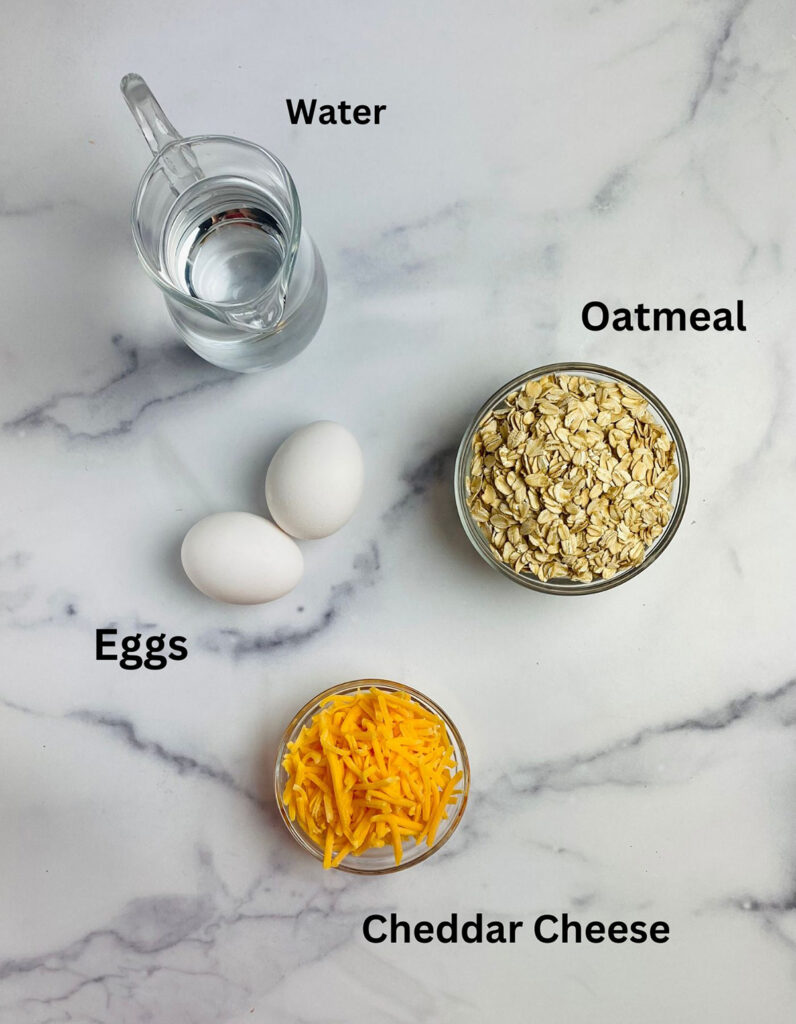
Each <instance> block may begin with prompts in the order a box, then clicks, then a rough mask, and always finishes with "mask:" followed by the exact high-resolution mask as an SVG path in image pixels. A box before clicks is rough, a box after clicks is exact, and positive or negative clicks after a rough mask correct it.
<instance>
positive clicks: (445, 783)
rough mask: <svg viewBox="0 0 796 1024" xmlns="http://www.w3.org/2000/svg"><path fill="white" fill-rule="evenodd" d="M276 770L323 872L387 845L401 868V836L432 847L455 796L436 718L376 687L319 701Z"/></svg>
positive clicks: (447, 748)
mask: <svg viewBox="0 0 796 1024" xmlns="http://www.w3.org/2000/svg"><path fill="white" fill-rule="evenodd" d="M282 764H283V766H284V769H285V771H286V772H287V776H288V778H287V783H286V785H285V788H284V791H283V793H282V801H283V803H284V804H285V807H286V808H287V811H288V814H289V815H290V819H291V820H292V821H297V822H298V824H299V826H300V827H301V828H302V830H303V831H304V832H305V833H306V834H307V835H308V836H309V838H310V839H311V840H312V841H313V842H314V843H317V845H318V846H319V847H320V848H321V849H322V850H323V866H324V868H331V867H337V866H338V865H339V864H340V863H341V862H342V861H343V860H344V859H345V858H346V857H347V856H348V855H349V854H353V855H354V856H355V857H356V856H359V855H360V854H362V853H364V852H365V850H370V849H373V848H374V847H383V846H387V845H392V848H393V852H394V856H395V863H396V864H400V863H401V858H402V856H403V844H404V840H406V839H411V840H412V841H414V842H416V843H421V842H423V840H425V842H426V843H427V844H428V846H432V845H433V844H434V839H435V838H436V834H437V830H438V829H439V826H440V824H441V822H442V821H443V819H444V818H446V817H447V813H448V806H449V805H450V804H453V803H456V800H457V798H458V796H459V795H460V792H461V791H460V790H459V789H457V788H456V787H457V785H458V783H459V782H460V781H461V779H462V772H461V771H457V766H456V757H455V754H454V750H453V746H452V745H451V742H450V740H449V738H448V733H447V730H446V728H445V723H444V722H443V721H442V719H441V718H440V717H439V716H438V715H435V714H433V713H432V712H430V711H427V710H426V709H425V708H423V707H421V706H420V705H419V704H418V703H417V701H415V700H413V699H412V698H411V697H410V696H409V695H408V694H405V693H400V692H393V691H390V690H383V689H379V688H378V687H375V686H374V687H372V688H371V689H370V690H364V691H363V690H357V692H356V693H351V694H334V695H333V696H331V697H330V698H329V699H328V700H326V701H324V703H323V705H322V707H321V710H320V711H319V712H318V713H317V714H316V715H315V716H314V717H313V719H312V722H311V724H310V725H307V726H304V728H303V729H302V730H301V732H300V734H299V736H298V738H297V739H296V740H295V741H294V742H292V743H288V745H287V754H286V755H285V758H284V760H283V762H282Z"/></svg>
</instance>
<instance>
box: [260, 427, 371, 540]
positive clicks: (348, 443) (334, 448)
mask: <svg viewBox="0 0 796 1024" xmlns="http://www.w3.org/2000/svg"><path fill="white" fill-rule="evenodd" d="M364 478H365V470H364V465H363V461H362V449H361V448H360V447H359V444H358V442H357V439H356V438H355V437H354V435H353V434H352V433H351V432H350V431H348V430H346V428H345V427H343V426H341V425H340V424H339V423H332V422H331V421H330V420H319V421H318V422H317V423H309V424H308V425H307V426H306V427H301V428H300V429H299V430H296V431H295V432H294V433H292V434H291V435H290V437H288V438H287V439H286V440H285V441H283V442H282V444H281V445H280V446H279V448H278V449H277V452H276V454H275V455H274V457H273V459H272V460H271V465H270V466H269V467H268V472H267V473H266V477H265V500H266V501H267V502H268V510H269V512H270V513H271V515H272V516H273V518H274V521H275V522H277V523H278V524H279V525H280V526H281V527H282V529H283V530H284V531H285V532H286V533H289V534H290V535H291V537H298V538H299V540H317V539H319V538H320V537H328V536H329V534H331V533H335V532H336V531H337V530H339V529H340V527H341V526H344V525H345V523H347V522H348V520H349V519H350V518H351V516H352V515H353V514H354V511H355V510H356V507H357V505H358V504H359V499H360V498H361V497H362V487H363V483H364Z"/></svg>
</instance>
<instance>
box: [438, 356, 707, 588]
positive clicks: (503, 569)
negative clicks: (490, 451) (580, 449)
mask: <svg viewBox="0 0 796 1024" xmlns="http://www.w3.org/2000/svg"><path fill="white" fill-rule="evenodd" d="M551 373H555V374H578V373H579V374H581V375H582V376H584V377H588V376H596V377H597V378H600V377H602V378H604V379H612V380H615V381H618V382H621V383H623V384H628V385H629V386H630V387H632V388H634V389H635V390H636V391H638V392H639V394H640V395H642V396H643V397H644V398H645V399H646V400H647V402H648V403H649V404H650V405H651V406H652V409H653V412H654V413H655V414H656V416H657V417H658V419H659V420H660V421H661V422H662V423H663V425H664V426H665V427H666V429H667V430H668V432H669V436H670V437H671V438H672V440H673V441H674V445H675V457H676V459H677V468H678V470H679V476H678V480H677V487H678V489H677V495H676V498H675V502H674V505H673V508H672V515H671V518H670V519H669V522H668V523H667V524H666V527H665V529H664V531H663V533H662V534H661V536H660V537H659V538H658V539H657V541H656V542H655V544H653V545H652V546H651V547H650V548H647V549H646V551H645V554H644V558H643V560H642V561H641V562H640V564H639V565H635V566H632V567H631V568H629V569H625V570H624V571H623V572H621V573H617V574H616V575H615V576H612V577H611V578H610V579H607V580H605V579H596V580H592V581H591V582H589V583H580V582H578V581H576V580H562V579H552V580H546V581H545V580H540V579H539V578H538V576H534V575H533V574H532V573H522V574H520V573H517V572H515V571H514V570H513V569H511V568H510V567H509V566H507V565H504V564H503V563H502V562H496V561H495V559H494V557H493V556H492V554H491V552H490V551H489V547H488V545H487V542H486V538H485V537H484V535H483V534H482V533H481V531H480V529H479V528H478V526H477V524H476V523H475V520H474V519H473V518H472V516H471V515H470V510H469V509H468V507H467V495H466V484H465V480H466V477H467V473H468V470H469V465H470V453H471V451H472V442H473V437H474V436H475V432H476V430H477V429H478V427H479V426H480V423H481V420H482V419H483V418H484V416H486V415H487V413H489V412H490V411H491V410H492V409H493V408H494V407H495V406H496V405H497V404H498V403H499V402H500V401H502V400H503V399H504V398H505V397H506V395H507V394H509V392H511V391H513V390H516V389H517V388H518V387H520V386H521V385H522V384H525V383H527V382H528V381H529V380H536V379H538V378H539V377H544V376H546V375H547V374H551ZM690 487H691V468H690V464H689V461H688V452H687V450H686V446H685V440H684V439H683V435H682V433H681V431H680V428H679V427H678V425H677V422H676V420H675V419H674V417H673V416H672V414H671V413H670V412H669V410H668V409H667V407H666V406H665V405H664V404H663V402H662V401H661V400H660V398H658V396H657V395H656V394H655V393H654V392H652V391H650V389H649V388H648V387H647V386H646V385H644V384H642V383H641V382H640V381H638V380H636V379H635V378H634V377H631V376H629V375H628V374H626V373H622V371H621V370H615V369H613V367H610V366H604V365H602V364H601V363H586V362H560V363H547V364H546V365H544V366H538V367H536V368H535V369H533V370H528V371H526V372H525V373H521V374H519V375H518V376H517V377H514V378H513V380H510V381H508V383H506V384H504V385H502V387H500V388H498V389H497V390H496V391H495V392H494V394H492V395H491V396H490V397H489V398H488V399H487V400H486V401H485V402H484V404H483V405H482V406H481V408H480V409H479V410H478V412H477V413H476V414H475V416H474V417H473V419H472V420H471V421H470V424H469V426H468V427H467V429H466V430H465V432H464V435H463V436H462V439H461V442H460V444H459V449H458V451H457V453H456V463H455V466H454V474H453V488H454V497H455V500H456V509H457V511H458V513H459V520H460V521H461V524H462V527H463V528H464V532H465V533H466V534H467V537H468V539H469V540H470V543H471V544H472V545H473V547H474V548H475V550H476V552H477V553H478V554H479V555H480V556H481V558H482V559H483V560H484V561H485V562H486V563H487V564H488V565H490V566H491V567H492V568H493V569H494V570H495V571H496V572H498V573H500V574H501V575H502V576H505V577H506V578H508V579H510V580H512V581H513V582H514V583H517V584H519V585H520V586H521V587H525V588H526V589H528V590H535V591H538V592H539V593H543V594H558V595H561V596H565V597H578V596H580V595H582V594H599V593H601V592H603V591H605V590H612V589H613V588H614V587H618V586H619V585H620V584H622V583H626V582H627V581H628V580H631V579H633V578H634V577H635V576H638V575H639V573H641V572H643V571H644V570H645V569H646V568H647V567H648V566H650V565H652V563H653V562H654V561H655V560H656V559H657V558H658V557H659V556H660V555H661V554H662V553H663V552H664V551H665V550H666V548H667V547H668V546H669V544H670V543H671V541H672V538H673V537H674V535H675V534H676V533H677V530H678V528H679V526H680V523H681V522H682V520H683V516H684V515H685V509H686V505H687V503H688V494H689V491H690Z"/></svg>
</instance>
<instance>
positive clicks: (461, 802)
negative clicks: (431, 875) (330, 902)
mask: <svg viewBox="0 0 796 1024" xmlns="http://www.w3.org/2000/svg"><path fill="white" fill-rule="evenodd" d="M372 687H376V688H377V689H379V690H384V691H385V692H386V693H405V694H407V695H408V696H409V697H411V698H412V700H415V701H417V703H418V704H419V705H420V707H422V708H424V709H425V710H426V711H430V712H431V713H432V714H435V715H438V716H439V717H440V718H441V719H442V721H443V722H444V723H445V728H446V729H447V731H448V738H449V739H450V742H451V746H452V747H453V755H454V758H455V760H456V766H457V770H458V771H460V772H462V778H461V781H460V782H459V784H458V786H457V787H456V788H457V789H459V790H460V793H459V796H458V797H457V798H456V803H454V804H450V805H449V806H448V816H447V818H443V820H442V821H441V822H440V825H439V828H438V829H437V834H436V837H435V839H434V844H433V846H427V845H426V843H425V841H423V842H422V843H419V844H418V843H412V842H411V840H409V839H408V838H407V839H405V840H404V845H403V857H402V858H401V863H400V864H396V863H395V855H394V853H393V848H392V846H389V845H388V846H383V847H381V848H378V849H372V850H366V851H365V852H364V853H362V854H360V855H359V856H358V857H355V856H354V855H353V854H349V855H348V856H347V857H346V858H345V859H344V860H343V861H342V862H341V863H340V864H339V865H338V866H337V870H338V871H348V872H349V873H350V874H352V875H388V874H391V873H392V872H394V871H403V870H404V868H409V867H412V865H414V864H420V862H421V861H424V860H427V859H428V858H429V857H430V856H431V855H432V853H436V852H437V850H439V849H440V848H441V847H443V846H444V845H445V843H447V841H448V840H449V839H450V837H451V836H452V835H453V833H454V831H455V830H456V827H457V825H458V824H459V822H460V821H461V820H462V815H463V814H464V808H465V807H466V806H467V796H468V793H469V791H470V762H469V760H468V758H467V751H466V749H465V746H464V741H463V740H462V737H461V735H460V734H459V730H458V729H457V728H456V726H455V725H454V724H453V722H452V721H451V720H450V718H449V717H448V716H447V715H446V714H445V712H444V711H443V710H442V708H441V707H439V705H438V704H435V703H434V701H433V700H429V698H428V697H425V696H424V695H423V694H422V693H418V691H417V690H413V689H412V688H411V687H410V686H404V684H403V683H394V682H391V681H390V680H389V679H355V680H353V682H350V683H343V684H342V685H341V686H331V687H330V688H329V689H328V690H324V691H323V693H319V694H318V696H317V697H313V698H312V700H311V701H309V702H308V703H307V704H305V705H304V707H303V708H302V709H301V710H300V711H299V712H297V713H296V716H295V717H294V718H293V720H292V722H291V723H290V724H289V725H288V727H287V729H285V732H284V735H283V736H282V739H281V741H280V743H279V750H278V751H277V755H276V765H275V769H274V792H275V794H276V806H277V807H278V808H279V813H280V815H281V816H282V821H283V822H284V823H285V826H286V828H287V830H288V832H290V834H291V835H292V836H293V838H294V839H295V840H296V842H297V843H298V844H299V846H301V847H302V848H303V849H304V850H306V851H307V853H310V854H312V856H313V857H315V859H316V860H319V861H323V850H322V849H321V848H320V847H319V846H318V845H317V844H316V843H314V842H313V841H312V840H311V839H310V837H309V836H308V835H307V834H306V833H305V832H304V831H303V829H302V828H301V826H300V825H299V824H298V823H297V822H295V821H291V820H290V815H289V814H288V812H287V808H286V807H285V805H284V804H283V803H282V793H283V792H284V790H285V785H286V784H287V778H288V776H287V772H286V771H285V769H284V767H283V766H282V761H283V760H284V758H285V754H286V753H287V745H288V743H293V742H294V741H295V740H296V739H298V735H299V733H300V732H301V730H302V729H303V727H304V726H305V725H309V724H310V722H311V721H312V718H313V716H314V715H317V714H318V712H319V711H320V709H321V705H322V704H323V703H324V702H325V701H327V700H328V699H329V698H330V697H332V696H335V695H338V694H349V693H356V691H357V690H369V689H371V688H372Z"/></svg>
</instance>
